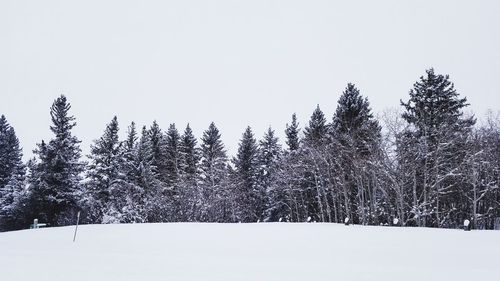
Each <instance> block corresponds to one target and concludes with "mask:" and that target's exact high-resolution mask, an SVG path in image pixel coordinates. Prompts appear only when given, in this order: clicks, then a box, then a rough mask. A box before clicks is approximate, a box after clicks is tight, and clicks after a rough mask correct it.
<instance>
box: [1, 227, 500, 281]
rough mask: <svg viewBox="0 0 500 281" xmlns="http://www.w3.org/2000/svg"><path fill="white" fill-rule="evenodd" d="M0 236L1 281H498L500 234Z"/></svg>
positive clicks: (309, 231) (343, 230) (88, 232)
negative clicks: (75, 238)
mask: <svg viewBox="0 0 500 281" xmlns="http://www.w3.org/2000/svg"><path fill="white" fill-rule="evenodd" d="M73 231H74V227H60V228H47V229H37V230H24V231H16V232H7V233H0V280H6V281H11V280H52V281H56V280H357V281H359V280H498V278H500V267H499V266H498V264H499V261H500V232H495V231H471V232H465V231H460V230H439V229H426V228H393V227H363V226H348V227H347V226H344V225H339V224H287V223H281V224H279V223H275V224H271V223H268V224H187V223H186V224H128V225H126V224H123V225H87V226H81V227H80V228H79V230H78V236H77V241H76V242H75V243H73V242H72V238H73Z"/></svg>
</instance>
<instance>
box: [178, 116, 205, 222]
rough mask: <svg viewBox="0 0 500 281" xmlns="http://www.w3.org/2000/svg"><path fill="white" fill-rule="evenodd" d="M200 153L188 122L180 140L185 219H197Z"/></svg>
mask: <svg viewBox="0 0 500 281" xmlns="http://www.w3.org/2000/svg"><path fill="white" fill-rule="evenodd" d="M199 154H200V153H199V150H198V148H197V147H196V138H195V137H194V135H193V131H192V130H191V127H190V126H189V124H188V125H187V126H186V129H185V130H184V133H183V134H182V136H181V139H180V142H179V157H180V159H179V160H180V161H179V174H180V183H179V185H180V190H179V192H180V213H181V214H182V215H183V216H182V219H183V220H184V221H196V219H197V211H198V210H197V204H198V202H199V200H201V198H200V194H199V190H198V162H199V159H200V155H199Z"/></svg>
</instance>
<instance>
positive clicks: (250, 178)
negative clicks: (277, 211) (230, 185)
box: [233, 127, 265, 222]
mask: <svg viewBox="0 0 500 281" xmlns="http://www.w3.org/2000/svg"><path fill="white" fill-rule="evenodd" d="M258 157H259V148H258V146H257V141H256V140H255V137H254V135H253V132H252V129H251V128H250V127H247V129H246V130H245V132H244V133H243V136H242V138H241V140H240V144H239V147H238V153H237V154H236V157H235V158H234V159H233V164H234V167H235V179H234V180H235V182H236V183H237V184H236V190H235V192H236V202H237V205H238V208H239V210H238V217H239V219H240V220H241V221H244V222H255V221H257V220H262V219H263V215H264V207H265V201H264V199H265V198H264V194H265V191H263V190H261V189H260V187H259V186H258V182H257V179H258V172H259V159H258Z"/></svg>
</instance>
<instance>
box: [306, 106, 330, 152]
mask: <svg viewBox="0 0 500 281" xmlns="http://www.w3.org/2000/svg"><path fill="white" fill-rule="evenodd" d="M327 132H328V126H327V124H326V119H325V115H324V114H323V111H321V109H320V108H319V105H318V106H317V107H316V109H315V110H314V112H313V114H312V116H311V119H310V120H309V126H308V127H306V128H305V132H304V139H305V141H306V142H308V143H310V144H311V145H320V144H322V143H323V142H324V139H325V137H326V134H327Z"/></svg>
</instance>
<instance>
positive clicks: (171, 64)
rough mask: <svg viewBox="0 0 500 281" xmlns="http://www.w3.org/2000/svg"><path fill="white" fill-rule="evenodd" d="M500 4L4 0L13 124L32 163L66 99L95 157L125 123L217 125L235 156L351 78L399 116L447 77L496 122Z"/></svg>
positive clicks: (5, 90)
mask: <svg viewBox="0 0 500 281" xmlns="http://www.w3.org/2000/svg"><path fill="white" fill-rule="evenodd" d="M499 3H500V1H456V0H455V1H290V0H283V1H269V0H267V1H255V0H252V1H201V0H200V1H197V0H191V1H180V0H179V1H139V0H138V1H124V0H117V1H102V0H96V1H89V0H86V1H68V0H64V1H52V0H51V1H49V0H44V1H39V0H33V1H19V0H0V114H5V115H6V117H7V119H8V120H9V122H10V124H11V125H12V126H14V127H15V129H16V132H17V135H18V137H19V138H20V140H21V144H22V146H23V147H24V153H25V154H26V155H27V156H30V155H31V150H32V149H33V148H34V147H35V144H36V143H37V142H40V140H41V139H49V138H50V137H51V134H50V131H49V125H50V116H49V107H50V105H51V103H52V101H53V100H54V99H55V98H56V97H57V96H58V95H60V94H65V95H66V96H67V97H68V99H69V101H70V102H71V104H72V111H71V113H72V114H73V115H74V116H75V117H76V118H77V122H78V125H77V127H75V130H74V133H75V135H77V136H78V137H79V138H80V139H81V140H82V141H83V144H82V149H83V150H84V153H88V151H89V149H88V147H89V145H90V143H91V141H92V140H94V139H96V138H98V137H99V136H100V135H101V134H102V131H103V129H104V127H105V125H106V123H108V122H109V121H110V120H111V118H112V117H113V116H114V115H117V116H118V120H119V122H120V127H121V130H122V135H123V134H124V132H125V130H126V127H127V125H128V123H130V122H131V121H132V120H134V121H136V122H137V123H138V124H139V125H140V126H142V125H148V126H149V125H150V124H151V123H152V121H153V120H157V121H158V123H159V124H160V126H161V127H162V128H163V129H164V130H166V129H167V128H168V125H169V124H170V123H176V124H177V127H178V128H179V130H180V131H181V132H182V130H183V129H184V127H185V126H186V123H188V122H189V123H190V124H191V126H192V128H193V130H194V132H195V134H196V135H197V136H198V137H201V135H202V132H203V130H205V129H206V128H207V127H208V125H209V123H210V122H211V121H215V122H216V124H217V126H218V127H219V129H220V131H221V133H222V136H223V140H224V142H225V144H226V147H227V149H228V151H229V152H230V153H231V154H234V153H235V151H236V148H237V143H238V140H239V139H240V137H241V134H242V132H243V130H244V129H245V127H246V126H247V125H250V126H252V128H254V132H255V133H256V136H257V137H258V138H260V137H261V136H262V135H263V133H264V131H265V130H266V129H267V127H269V126H270V125H271V126H272V127H273V128H275V129H276V130H277V132H278V133H279V136H280V137H281V138H282V140H283V135H284V134H283V130H284V128H285V124H286V123H287V122H289V120H290V117H291V114H292V113H293V112H296V113H297V115H298V118H299V121H300V123H301V127H304V125H305V124H306V123H307V120H308V119H309V117H310V115H311V113H312V111H313V110H314V108H315V106H316V104H319V105H320V106H321V108H322V109H323V110H324V112H325V114H326V115H327V117H328V119H329V120H330V119H331V117H332V115H333V112H334V110H335V107H336V103H337V100H338V98H339V96H340V94H341V93H342V91H343V89H344V88H345V87H346V85H347V83H348V82H352V83H355V84H356V86H357V87H358V88H359V89H360V91H361V93H362V94H363V95H365V96H367V97H368V99H369V101H370V102H371V105H372V108H373V110H374V111H375V112H376V113H377V112H381V111H382V110H384V109H385V108H388V107H396V106H398V105H399V100H400V99H407V98H408V91H409V90H410V88H411V87H412V85H413V83H414V82H415V81H416V80H417V79H418V78H419V77H420V76H421V75H423V74H424V72H425V69H426V68H429V67H434V68H435V70H436V71H437V72H439V73H445V74H450V77H451V80H452V81H453V82H455V86H456V89H457V90H458V91H459V92H460V93H461V94H462V95H464V96H467V98H468V100H469V102H470V103H471V109H472V110H474V112H475V113H476V115H478V116H482V115H484V113H485V112H486V111H487V109H488V108H491V109H493V110H498V109H500V90H499V89H500V86H499V79H500V32H499V31H500V4H499ZM25 158H26V157H25Z"/></svg>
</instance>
